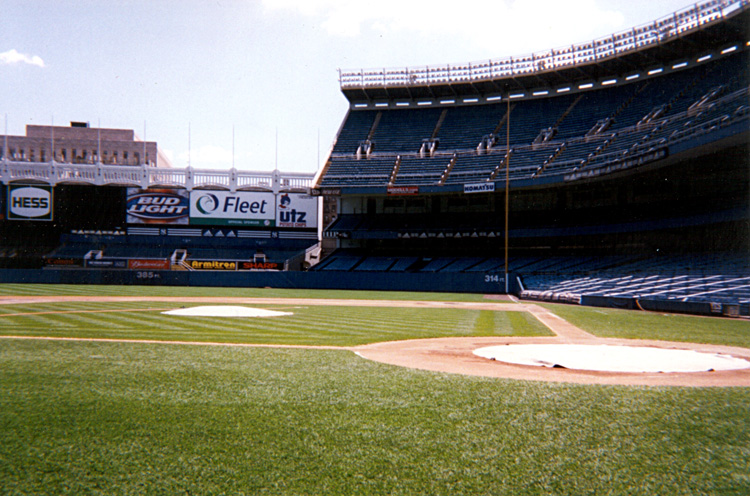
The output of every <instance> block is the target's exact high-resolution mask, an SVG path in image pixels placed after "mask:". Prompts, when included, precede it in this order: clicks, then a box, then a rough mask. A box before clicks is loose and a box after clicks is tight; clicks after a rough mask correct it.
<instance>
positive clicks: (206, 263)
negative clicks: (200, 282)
mask: <svg viewBox="0 0 750 496" xmlns="http://www.w3.org/2000/svg"><path fill="white" fill-rule="evenodd" d="M186 263H187V264H188V265H189V266H190V268H191V269H193V270H237V262H228V261H224V260H188V261H187V262H186Z"/></svg>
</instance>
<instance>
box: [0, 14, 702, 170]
mask: <svg viewBox="0 0 750 496" xmlns="http://www.w3.org/2000/svg"><path fill="white" fill-rule="evenodd" d="M689 5H690V4H689V3H688V2H687V1H686V0H677V1H674V0H659V1H654V0H630V1H627V2H625V1H622V0H564V1H561V0H493V1H486V0H462V1H461V2H455V1H446V0H376V1H373V0H367V1H360V0H211V1H209V0H204V1H199V0H3V2H2V8H0V118H4V121H3V122H0V125H5V126H7V132H8V134H10V135H23V134H24V133H25V126H26V125H27V124H41V125H49V124H54V125H64V126H67V125H69V123H70V122H71V121H79V122H89V123H90V125H91V126H92V127H97V126H101V127H104V128H125V129H133V130H135V132H136V134H137V135H138V136H139V137H141V138H143V137H145V139H146V140H148V141H156V142H157V143H158V145H159V148H160V149H161V150H162V151H163V152H164V153H165V154H166V155H167V156H168V157H169V158H170V160H171V162H172V165H173V166H174V167H187V166H188V165H191V166H192V167H194V168H199V169H222V170H226V169H230V168H231V167H232V166H234V167H236V168H237V169H240V170H255V171H271V170H274V169H279V170H280V171H282V172H309V173H313V172H315V171H317V170H318V168H319V167H321V166H322V165H323V164H324V162H325V159H326V156H327V155H328V153H329V151H330V147H331V145H332V143H333V141H334V139H335V137H336V134H337V132H338V129H339V127H340V126H341V123H342V122H343V120H344V117H345V115H346V112H347V109H348V102H347V100H346V98H344V96H343V94H342V93H341V91H340V88H339V80H338V77H339V69H344V70H352V69H354V70H359V69H363V68H364V69H367V68H375V67H378V68H389V67H408V66H411V67H415V66H425V65H443V64H448V63H465V62H472V61H479V60H487V59H495V58H504V57H508V56H516V55H524V54H527V53H531V52H534V51H540V50H545V49H548V48H556V47H562V46H566V45H570V44H573V43H582V42H585V41H587V40H590V39H594V38H599V37H602V36H606V35H607V34H611V33H614V32H618V31H622V30H625V29H628V28H630V27H633V26H638V25H641V24H645V23H647V22H649V21H653V20H655V19H657V18H660V17H663V16H666V15H667V14H670V13H671V12H674V11H676V10H680V9H682V8H684V7H687V6H689ZM6 122H7V124H6ZM3 131H4V129H3V128H0V134H3Z"/></svg>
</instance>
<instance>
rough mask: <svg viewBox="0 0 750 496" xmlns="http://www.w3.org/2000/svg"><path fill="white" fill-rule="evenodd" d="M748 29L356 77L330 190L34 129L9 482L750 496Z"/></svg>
mask: <svg viewBox="0 0 750 496" xmlns="http://www.w3.org/2000/svg"><path fill="white" fill-rule="evenodd" d="M748 26H750V2H748V1H747V0H708V1H705V2H700V3H697V4H693V5H689V6H687V7H686V8H684V9H682V10H679V11H676V12H673V13H669V14H668V15H665V16H664V17H660V18H658V19H655V20H653V21H652V22H649V23H647V24H644V25H640V26H633V27H631V28H630V29H627V30H625V31H621V32H617V33H613V34H609V35H606V36H603V37H600V38H597V39H595V40H590V41H585V42H582V43H579V44H574V45H571V46H566V47H558V48H554V49H548V50H544V51H540V52H535V53H531V54H520V55H514V56H512V57H506V58H501V59H488V60H485V61H479V62H466V63H461V64H453V63H451V64H444V65H436V66H421V67H394V68H378V69H354V70H348V69H347V70H343V69H342V70H340V72H339V85H340V90H341V93H342V94H343V96H344V97H345V99H346V101H347V104H348V110H347V111H346V113H345V115H343V116H342V117H341V124H340V127H339V129H338V132H337V134H336V136H335V137H334V144H333V146H332V147H331V150H330V152H329V153H328V156H327V159H326V160H325V163H323V164H322V165H321V167H320V169H319V170H318V171H317V173H315V174H307V173H298V172H284V171H279V170H272V171H244V170H237V169H234V168H232V169H230V170H215V169H197V168H192V167H187V168H176V167H172V166H171V164H170V163H169V160H168V158H167V157H166V156H165V154H164V153H163V152H162V150H160V148H159V146H158V144H157V142H155V141H145V139H141V138H139V137H138V136H136V134H135V133H134V132H133V131H132V130H128V129H109V128H98V127H91V126H90V125H89V124H88V123H86V122H71V123H70V125H69V126H54V125H49V126H42V125H27V126H26V133H25V135H24V136H13V135H8V133H7V131H6V134H5V135H4V136H2V137H1V138H0V160H1V161H0V181H1V182H2V187H1V188H0V420H1V421H2V426H3V428H2V429H0V492H1V493H3V494H295V495H296V494H435V495H440V494H445V495H448V494H451V495H453V494H523V495H526V494H528V495H532V494H561V495H562V494H570V495H581V494H592V495H593V494H644V495H645V494H649V495H650V494H659V495H685V494H722V495H724V494H737V495H740V494H748V493H750V462H749V461H748V460H750V450H749V449H748V446H750V412H749V411H748V404H750V324H748V318H750V150H749V149H748V144H749V143H750V69H749V68H750V64H749V63H748V62H749V61H748V55H749V54H750V28H749V27H748ZM6 127H7V125H6Z"/></svg>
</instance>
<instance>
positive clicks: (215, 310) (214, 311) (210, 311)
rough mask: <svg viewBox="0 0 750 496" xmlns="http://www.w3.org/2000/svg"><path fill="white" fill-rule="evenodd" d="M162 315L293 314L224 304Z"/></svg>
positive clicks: (233, 315)
mask: <svg viewBox="0 0 750 496" xmlns="http://www.w3.org/2000/svg"><path fill="white" fill-rule="evenodd" d="M162 313H163V314H164V315H182V316H190V317H282V316H284V315H294V314H293V313H289V312H277V311H275V310H265V309H263V308H249V307H232V306H224V305H216V306H202V307H192V308H179V309H177V310H169V311H168V312H162Z"/></svg>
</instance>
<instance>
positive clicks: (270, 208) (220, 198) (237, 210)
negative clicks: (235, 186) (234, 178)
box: [190, 191, 275, 227]
mask: <svg viewBox="0 0 750 496" xmlns="http://www.w3.org/2000/svg"><path fill="white" fill-rule="evenodd" d="M274 211H275V208H274V195H273V193H258V192H249V191H238V192H236V193H231V192H229V191H193V192H192V193H190V224H193V225H222V226H255V227H273V226H274V222H275V213H274Z"/></svg>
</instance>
